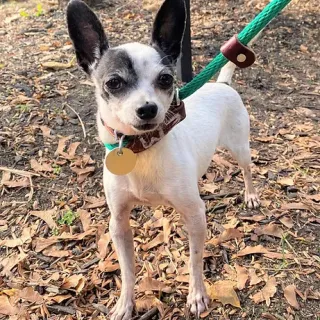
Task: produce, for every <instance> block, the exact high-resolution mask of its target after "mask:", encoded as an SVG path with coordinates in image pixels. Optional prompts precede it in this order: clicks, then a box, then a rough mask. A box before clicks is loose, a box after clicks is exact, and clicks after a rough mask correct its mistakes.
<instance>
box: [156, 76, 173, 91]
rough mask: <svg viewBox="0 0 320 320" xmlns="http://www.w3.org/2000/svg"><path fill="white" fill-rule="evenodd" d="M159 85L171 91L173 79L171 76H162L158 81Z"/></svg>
mask: <svg viewBox="0 0 320 320" xmlns="http://www.w3.org/2000/svg"><path fill="white" fill-rule="evenodd" d="M158 83H159V85H160V87H162V88H163V89H169V88H170V87H171V86H172V84H173V77H172V75H171V74H162V75H160V77H159V79H158Z"/></svg>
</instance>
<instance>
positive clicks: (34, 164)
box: [30, 159, 53, 172]
mask: <svg viewBox="0 0 320 320" xmlns="http://www.w3.org/2000/svg"><path fill="white" fill-rule="evenodd" d="M30 165H31V168H32V169H33V170H34V171H35V172H52V171H53V168H52V167H51V165H50V164H49V163H42V164H40V163H39V162H38V161H37V160H35V159H31V160H30Z"/></svg>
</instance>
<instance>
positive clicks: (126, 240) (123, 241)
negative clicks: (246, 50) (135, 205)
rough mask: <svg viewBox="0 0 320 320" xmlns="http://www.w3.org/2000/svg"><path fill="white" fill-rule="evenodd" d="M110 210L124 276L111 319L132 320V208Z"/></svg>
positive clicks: (110, 228) (114, 238) (112, 235)
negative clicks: (130, 220)
mask: <svg viewBox="0 0 320 320" xmlns="http://www.w3.org/2000/svg"><path fill="white" fill-rule="evenodd" d="M109 207H110V206H109ZM110 210H111V219H110V223H109V231H110V235H111V239H112V241H113V243H114V246H115V249H116V252H117V255H118V260H119V264H120V269H121V276H122V287H121V294H120V298H119V300H118V302H117V304H116V305H115V306H114V308H113V309H112V310H111V311H110V319H111V320H128V319H131V316H132V310H133V306H134V284H135V272H134V248H133V235H132V231H131V228H130V223H129V218H130V212H131V206H123V205H122V206H121V205H119V206H115V205H112V206H111V207H110Z"/></svg>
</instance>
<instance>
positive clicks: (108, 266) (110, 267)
mask: <svg viewBox="0 0 320 320" xmlns="http://www.w3.org/2000/svg"><path fill="white" fill-rule="evenodd" d="M98 266H99V270H100V271H101V272H114V271H116V270H119V269H120V266H119V263H114V262H113V261H111V260H104V261H102V260H100V261H99V265H98Z"/></svg>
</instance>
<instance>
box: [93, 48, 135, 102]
mask: <svg viewBox="0 0 320 320" xmlns="http://www.w3.org/2000/svg"><path fill="white" fill-rule="evenodd" d="M95 77H96V78H98V79H101V80H100V81H101V85H102V86H103V92H104V95H105V96H104V98H106V97H109V96H110V95H112V96H117V97H120V96H125V95H126V94H127V93H128V92H130V91H132V90H133V89H135V88H136V87H137V82H138V75H137V72H136V70H135V69H134V64H133V61H132V59H131V58H130V56H129V55H128V53H127V52H126V51H125V50H123V49H119V48H114V49H109V50H108V51H107V52H106V53H105V54H104V55H103V57H102V59H101V60H100V61H99V65H98V67H97V69H96V73H95ZM114 77H119V78H121V79H122V80H123V83H122V86H121V88H120V89H117V90H110V89H109V88H108V87H107V86H106V82H107V81H109V80H110V79H112V78H114Z"/></svg>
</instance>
